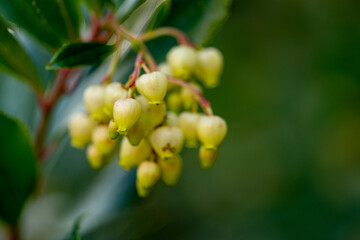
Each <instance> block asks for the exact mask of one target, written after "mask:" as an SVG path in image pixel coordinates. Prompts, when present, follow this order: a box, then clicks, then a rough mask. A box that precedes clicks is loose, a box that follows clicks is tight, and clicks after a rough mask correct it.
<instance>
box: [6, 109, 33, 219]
mask: <svg viewBox="0 0 360 240" xmlns="http://www.w3.org/2000/svg"><path fill="white" fill-rule="evenodd" d="M0 130H1V136H2V137H1V142H0V218H1V219H2V220H4V221H5V222H7V223H9V224H15V223H16V222H17V220H18V217H19V215H20V212H21V209H22V207H23V205H24V203H25V201H26V199H27V198H28V197H29V195H30V194H31V193H32V192H33V191H34V188H35V179H36V158H35V153H34V149H33V147H32V143H31V140H30V136H29V133H28V131H27V129H25V127H24V126H23V125H22V124H21V123H19V122H18V121H16V120H14V119H12V118H9V117H7V116H6V115H5V114H4V113H2V112H0Z"/></svg>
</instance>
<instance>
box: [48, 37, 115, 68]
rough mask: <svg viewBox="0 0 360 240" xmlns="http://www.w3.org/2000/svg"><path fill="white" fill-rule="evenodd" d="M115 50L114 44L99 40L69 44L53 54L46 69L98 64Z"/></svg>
mask: <svg viewBox="0 0 360 240" xmlns="http://www.w3.org/2000/svg"><path fill="white" fill-rule="evenodd" d="M114 50H115V46H114V45H107V44H104V43H99V42H86V43H71V44H67V45H65V46H64V47H62V48H61V49H60V50H59V51H58V52H57V53H56V54H55V55H54V56H53V58H52V59H51V61H50V63H49V64H48V65H47V66H46V69H59V68H75V67H79V66H86V65H94V64H98V63H100V62H102V61H103V60H104V59H105V58H106V57H107V56H109V55H110V54H111V53H112V52H113V51H114Z"/></svg>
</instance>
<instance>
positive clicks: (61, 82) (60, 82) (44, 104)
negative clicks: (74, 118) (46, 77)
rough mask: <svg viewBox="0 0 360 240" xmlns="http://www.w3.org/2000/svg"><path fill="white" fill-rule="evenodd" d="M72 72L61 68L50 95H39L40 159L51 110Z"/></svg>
mask: <svg viewBox="0 0 360 240" xmlns="http://www.w3.org/2000/svg"><path fill="white" fill-rule="evenodd" d="M70 72H71V70H69V69H62V70H59V72H58V76H57V78H56V81H55V85H54V87H53V88H52V91H51V92H50V94H49V96H48V97H47V96H39V98H38V99H39V101H40V102H39V103H40V106H41V119H40V122H39V125H38V130H37V132H36V137H35V150H36V152H37V155H38V157H39V159H42V154H43V142H44V140H45V136H46V130H47V127H48V125H49V120H50V115H51V112H52V110H53V107H54V105H55V104H56V102H57V101H58V99H59V98H60V96H61V95H62V94H63V93H64V92H65V82H66V79H67V77H68V76H69V74H70Z"/></svg>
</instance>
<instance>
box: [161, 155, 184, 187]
mask: <svg viewBox="0 0 360 240" xmlns="http://www.w3.org/2000/svg"><path fill="white" fill-rule="evenodd" d="M159 166H160V169H161V180H162V181H163V182H164V183H165V184H166V185H167V186H175V185H176V184H177V183H178V182H179V179H180V175H181V171H182V159H181V157H180V156H179V155H175V156H174V157H171V158H168V159H159Z"/></svg>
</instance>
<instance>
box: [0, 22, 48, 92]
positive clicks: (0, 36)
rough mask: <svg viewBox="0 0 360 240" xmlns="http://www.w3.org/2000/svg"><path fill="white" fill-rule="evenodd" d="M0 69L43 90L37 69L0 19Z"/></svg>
mask: <svg viewBox="0 0 360 240" xmlns="http://www.w3.org/2000/svg"><path fill="white" fill-rule="evenodd" d="M0 68H1V69H2V70H3V71H5V72H7V73H9V74H11V75H14V76H16V77H18V78H19V79H21V80H23V81H24V82H26V83H27V84H29V85H31V86H32V87H34V88H35V89H41V82H40V78H39V74H38V72H37V70H36V67H35V65H34V63H33V62H32V60H31V59H30V57H29V56H28V54H27V53H26V52H25V50H24V49H23V48H22V46H21V45H20V44H19V42H18V41H17V40H16V39H15V37H14V36H13V35H12V34H11V33H10V32H9V31H8V27H7V25H6V24H5V23H4V22H3V21H2V20H1V19H0Z"/></svg>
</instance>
